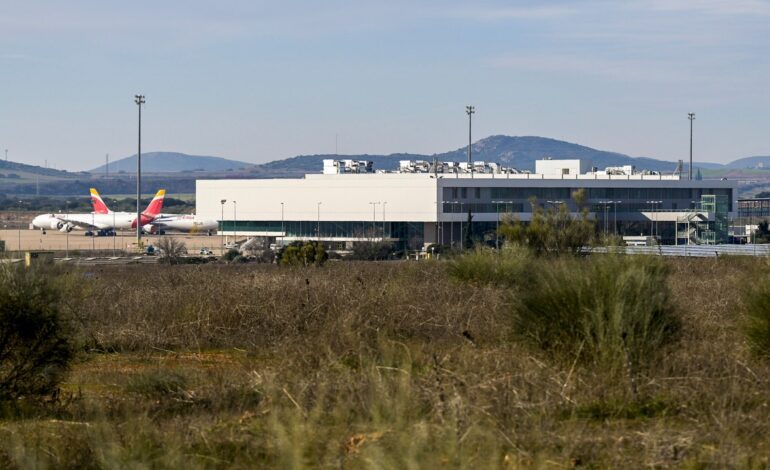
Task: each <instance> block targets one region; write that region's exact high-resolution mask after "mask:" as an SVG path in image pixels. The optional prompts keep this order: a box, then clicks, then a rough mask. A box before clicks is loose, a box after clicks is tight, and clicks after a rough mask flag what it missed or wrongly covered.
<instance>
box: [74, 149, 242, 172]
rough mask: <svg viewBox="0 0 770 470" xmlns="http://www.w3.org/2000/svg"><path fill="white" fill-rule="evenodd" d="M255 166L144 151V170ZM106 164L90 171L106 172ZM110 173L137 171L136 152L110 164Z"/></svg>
mask: <svg viewBox="0 0 770 470" xmlns="http://www.w3.org/2000/svg"><path fill="white" fill-rule="evenodd" d="M253 166H255V165H254V164H253V163H247V162H241V161H238V160H230V159H227V158H222V157H212V156H205V155H189V154H186V153H181V152H147V153H142V172H145V171H147V172H148V173H177V172H183V171H227V170H238V169H242V168H249V167H253ZM106 169H107V168H106V165H101V166H98V167H96V168H94V169H92V170H89V173H95V174H104V173H106V171H105V170H106ZM109 171H110V173H113V172H114V173H118V172H121V171H122V172H125V173H132V172H133V173H136V154H134V155H130V156H128V157H125V158H121V159H120V160H115V161H114V162H110V164H109Z"/></svg>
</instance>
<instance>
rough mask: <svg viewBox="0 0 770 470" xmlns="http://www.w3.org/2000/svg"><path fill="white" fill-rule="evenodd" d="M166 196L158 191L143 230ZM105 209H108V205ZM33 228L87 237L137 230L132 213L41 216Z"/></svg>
mask: <svg viewBox="0 0 770 470" xmlns="http://www.w3.org/2000/svg"><path fill="white" fill-rule="evenodd" d="M94 192H95V190H92V192H91V197H92V202H94V201H95V200H96V199H95V198H94ZM96 196H97V198H98V201H99V202H100V203H101V204H102V205H104V201H102V200H101V197H98V193H96ZM165 196H166V190H165V189H161V190H160V191H158V192H157V194H155V197H154V198H153V199H152V201H150V204H149V205H148V206H147V209H145V210H144V212H142V214H141V220H140V223H141V224H142V227H143V228H144V227H146V226H147V224H149V223H150V222H152V221H153V220H155V219H156V218H157V217H158V216H159V215H160V211H161V209H162V208H163V198H164V197H165ZM104 207H105V208H106V205H105V206H104ZM32 226H33V227H35V228H37V229H40V230H42V231H43V232H45V231H46V230H48V229H51V230H59V231H61V232H71V231H72V230H75V229H78V230H85V231H86V232H85V235H86V236H90V235H94V232H96V234H97V235H114V234H115V230H116V229H122V230H128V229H135V228H136V214H134V213H130V212H109V213H97V212H96V211H94V212H91V213H90V214H85V213H77V214H62V213H59V214H41V215H38V216H37V217H35V218H34V219H33V220H32Z"/></svg>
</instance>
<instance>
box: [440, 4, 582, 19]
mask: <svg viewBox="0 0 770 470" xmlns="http://www.w3.org/2000/svg"><path fill="white" fill-rule="evenodd" d="M437 13H438V15H439V16H444V17H453V18H465V19H472V20H477V21H500V20H511V19H549V18H562V17H565V16H570V15H574V14H576V13H577V10H575V9H574V8H568V7H563V6H533V7H501V6H483V5H474V6H463V7H455V8H449V9H443V10H441V11H438V12H437Z"/></svg>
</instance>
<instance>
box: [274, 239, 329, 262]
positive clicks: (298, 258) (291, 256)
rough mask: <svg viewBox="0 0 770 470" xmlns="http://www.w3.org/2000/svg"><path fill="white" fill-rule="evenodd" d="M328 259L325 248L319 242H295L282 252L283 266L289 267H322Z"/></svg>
mask: <svg viewBox="0 0 770 470" xmlns="http://www.w3.org/2000/svg"><path fill="white" fill-rule="evenodd" d="M327 259H329V256H328V255H327V254H326V250H325V249H324V246H323V245H322V244H321V243H317V242H305V243H302V242H294V243H292V244H291V245H289V246H287V247H286V248H284V249H283V250H282V252H281V264H283V265H287V266H310V265H316V266H321V265H322V264H324V263H325V262H326V260H327Z"/></svg>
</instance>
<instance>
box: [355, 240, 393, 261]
mask: <svg viewBox="0 0 770 470" xmlns="http://www.w3.org/2000/svg"><path fill="white" fill-rule="evenodd" d="M392 251H393V245H391V244H390V243H388V242H358V243H356V244H355V245H353V252H352V253H351V254H350V256H349V258H350V259H353V260H361V261H377V260H384V259H388V258H389V257H390V253H391V252H392Z"/></svg>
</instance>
